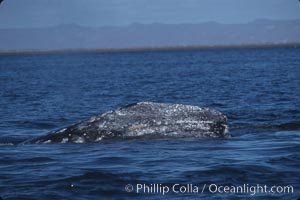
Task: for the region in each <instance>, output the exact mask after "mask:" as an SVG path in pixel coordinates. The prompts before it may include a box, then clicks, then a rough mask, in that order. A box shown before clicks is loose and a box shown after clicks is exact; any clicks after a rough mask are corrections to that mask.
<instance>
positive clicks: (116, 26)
mask: <svg viewBox="0 0 300 200" xmlns="http://www.w3.org/2000/svg"><path fill="white" fill-rule="evenodd" d="M259 21H277V22H287V21H300V19H299V18H293V19H270V18H257V19H254V20H251V21H245V22H232V23H225V22H219V21H214V20H210V21H209V20H208V21H202V22H193V23H192V22H178V23H165V22H151V23H142V22H131V23H128V24H120V25H97V26H94V25H93V26H91V25H84V24H77V23H59V24H52V25H49V26H27V27H26V26H15V27H0V30H3V29H40V28H41V29H42V28H54V27H59V26H70V25H71V26H78V27H82V28H104V27H114V28H119V27H120V28H121V27H128V26H132V25H144V26H147V25H157V24H159V25H201V24H206V23H215V24H221V25H239V24H249V23H255V22H259Z"/></svg>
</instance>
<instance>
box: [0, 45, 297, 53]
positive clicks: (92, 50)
mask: <svg viewBox="0 0 300 200" xmlns="http://www.w3.org/2000/svg"><path fill="white" fill-rule="evenodd" d="M266 47H295V48H297V47H300V42H299V43H298V42H297V43H259V44H232V45H191V46H162V47H159V46H158V47H128V48H74V49H53V50H39V49H27V50H25V49H24V50H0V55H1V54H48V53H49V54H51V53H53V54H56V53H98V52H99V53H110V52H112V53H113V52H147V51H177V50H197V49H199V50H201V49H236V48H266Z"/></svg>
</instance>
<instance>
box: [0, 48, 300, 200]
mask: <svg viewBox="0 0 300 200" xmlns="http://www.w3.org/2000/svg"><path fill="white" fill-rule="evenodd" d="M299 55H300V48H294V47H280V48H279V47H277V48H236V49H206V50H177V51H150V52H118V53H117V52H114V53H100V52H98V53H70V54H68V53H58V54H54V53H52V54H46V53H44V54H5V55H4V54H3V55H0V197H1V198H2V199H4V200H8V199H9V200H12V199H45V200H46V199H49V200H50V199H51V200H52V199H79V200H81V199H250V198H251V199H287V200H290V199H297V198H299V197H300V181H299V180H300V171H299V169H300V153H299V152H300V137H299V136H300V92H299V91H300V90H299V86H300V56H299ZM138 101H154V102H168V103H183V104H191V105H197V106H202V107H209V108H213V109H216V110H219V111H221V112H223V113H224V114H225V115H226V116H227V117H228V119H229V129H230V134H231V137H230V138H219V139H207V138H206V139H199V138H198V139H196V138H180V139H178V138H177V139H176V138H162V139H149V138H148V139H146V138H145V139H143V138H140V139H132V140H106V141H101V142H99V143H92V144H51V145H49V144H26V145H19V143H20V142H22V141H25V140H27V139H30V138H34V137H37V136H40V135H44V134H47V133H48V132H50V131H53V130H57V129H59V128H62V127H65V126H68V125H71V124H74V123H76V122H78V121H80V120H84V119H87V118H89V117H90V116H92V115H97V114H99V113H102V112H105V111H108V110H112V109H116V108H118V107H120V106H124V105H126V104H130V103H134V102H138ZM128 184H131V185H132V187H131V186H130V185H129V187H128V186H127V188H126V189H128V188H129V189H133V191H131V192H126V189H125V187H126V185H128ZM137 184H141V185H142V186H143V184H145V186H147V187H148V188H146V187H144V186H143V187H144V189H145V191H144V190H143V189H141V190H139V191H138V193H137V187H138V185H137ZM151 184H152V185H151ZM155 184H157V185H156V186H158V188H162V187H165V188H167V187H168V188H169V189H170V191H169V192H168V193H166V194H164V195H163V194H162V193H161V192H159V191H156V192H155V191H154V189H153V188H155ZM174 184H179V186H178V187H177V185H176V186H175V190H176V191H177V190H179V187H181V186H183V187H186V188H188V186H186V185H187V184H192V185H193V187H192V188H194V189H195V187H198V188H199V191H198V192H188V191H185V192H179V193H176V191H172V189H173V188H172V187H173V186H174ZM247 184H248V185H247ZM257 184H259V185H266V186H268V189H270V187H271V186H279V187H282V188H283V187H284V186H293V192H291V191H290V192H289V193H288V192H287V191H285V192H284V191H281V192H280V191H279V192H274V193H273V192H267V193H266V192H258V193H257V194H254V193H253V191H252V192H249V191H248V192H244V193H242V192H240V193H234V192H229V193H226V192H224V190H220V192H218V191H216V192H214V191H210V190H214V189H215V188H214V186H215V185H218V186H245V185H246V186H247V187H248V186H249V187H250V186H256V185H257ZM139 186H140V185H139ZM151 186H153V187H152V192H151V191H150V189H151ZM204 186H205V187H204ZM209 186H211V188H210V190H209ZM203 187H204V192H203V193H202V189H203ZM279 190H280V189H279ZM182 191H184V189H182ZM222 191H223V193H221V192H222ZM1 198H0V199H1Z"/></svg>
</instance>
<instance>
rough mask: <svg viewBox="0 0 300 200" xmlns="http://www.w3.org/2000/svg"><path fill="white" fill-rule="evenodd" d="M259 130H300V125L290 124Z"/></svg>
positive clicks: (275, 125)
mask: <svg viewBox="0 0 300 200" xmlns="http://www.w3.org/2000/svg"><path fill="white" fill-rule="evenodd" d="M259 128H269V129H279V130H300V123H297V122H289V123H283V124H274V125H265V126H259Z"/></svg>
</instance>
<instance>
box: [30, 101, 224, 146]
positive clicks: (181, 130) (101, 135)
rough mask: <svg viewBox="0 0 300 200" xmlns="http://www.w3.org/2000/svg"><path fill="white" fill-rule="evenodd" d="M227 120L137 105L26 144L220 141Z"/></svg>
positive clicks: (204, 111) (182, 108) (203, 111)
mask: <svg viewBox="0 0 300 200" xmlns="http://www.w3.org/2000/svg"><path fill="white" fill-rule="evenodd" d="M227 132H228V131H227V118H226V117H225V116H224V115H223V114H222V113H220V112H218V111H215V110H211V109H208V108H200V107H198V106H191V105H183V104H167V103H152V102H140V103H135V104H130V105H128V106H125V107H122V108H119V109H117V110H114V111H108V112H105V113H103V114H101V115H98V116H94V117H91V118H90V119H89V120H86V121H82V122H80V123H78V124H75V125H72V126H69V127H67V128H63V129H61V130H58V131H56V132H52V133H50V134H48V135H45V136H41V137H38V138H35V139H33V140H30V141H29V143H87V142H97V141H100V140H103V139H109V138H132V137H139V136H154V137H155V136H179V137H224V136H226V135H227Z"/></svg>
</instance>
